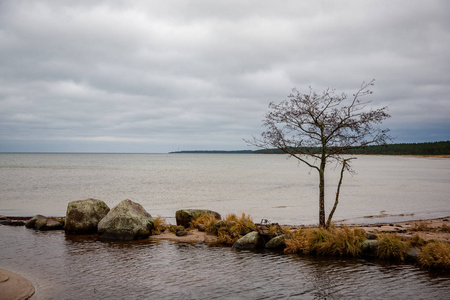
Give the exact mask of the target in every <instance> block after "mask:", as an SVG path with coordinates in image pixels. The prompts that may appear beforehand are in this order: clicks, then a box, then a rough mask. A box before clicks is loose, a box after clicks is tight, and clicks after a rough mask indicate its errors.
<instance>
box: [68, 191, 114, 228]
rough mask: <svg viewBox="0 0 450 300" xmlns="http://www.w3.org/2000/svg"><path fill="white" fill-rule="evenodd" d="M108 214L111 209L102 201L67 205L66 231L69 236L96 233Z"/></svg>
mask: <svg viewBox="0 0 450 300" xmlns="http://www.w3.org/2000/svg"><path fill="white" fill-rule="evenodd" d="M108 212H109V207H108V205H106V204H105V202H103V201H102V200H97V199H92V198H89V199H86V200H77V201H72V202H70V203H69V204H68V205H67V213H66V223H65V225H64V229H65V230H66V233H67V234H90V233H96V232H97V226H98V223H99V222H100V220H101V219H103V218H104V217H105V216H106V214H107V213H108Z"/></svg>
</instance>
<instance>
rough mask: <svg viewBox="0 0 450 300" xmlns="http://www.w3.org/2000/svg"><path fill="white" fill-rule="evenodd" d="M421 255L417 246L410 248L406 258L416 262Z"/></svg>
mask: <svg viewBox="0 0 450 300" xmlns="http://www.w3.org/2000/svg"><path fill="white" fill-rule="evenodd" d="M419 255H420V249H419V248H416V247H413V248H409V249H408V252H407V253H406V260H407V261H411V262H416V261H417V260H419Z"/></svg>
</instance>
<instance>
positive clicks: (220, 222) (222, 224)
mask: <svg viewBox="0 0 450 300" xmlns="http://www.w3.org/2000/svg"><path fill="white" fill-rule="evenodd" d="M220 227H227V223H226V222H225V221H224V220H220V221H219V222H217V223H216V228H217V229H219V228H220Z"/></svg>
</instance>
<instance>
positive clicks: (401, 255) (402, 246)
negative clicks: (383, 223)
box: [377, 234, 409, 261]
mask: <svg viewBox="0 0 450 300" xmlns="http://www.w3.org/2000/svg"><path fill="white" fill-rule="evenodd" d="M378 240H379V244H378V249H377V257H378V258H380V259H384V260H400V261H404V260H405V257H406V255H407V253H408V249H409V243H408V242H407V241H405V240H404V239H403V238H401V237H399V236H397V235H395V234H382V235H380V236H379V239H378Z"/></svg>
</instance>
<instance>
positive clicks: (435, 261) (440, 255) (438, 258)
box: [419, 242, 450, 270]
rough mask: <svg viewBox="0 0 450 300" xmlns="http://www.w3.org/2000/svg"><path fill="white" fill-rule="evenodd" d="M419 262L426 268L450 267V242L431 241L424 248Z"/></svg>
mask: <svg viewBox="0 0 450 300" xmlns="http://www.w3.org/2000/svg"><path fill="white" fill-rule="evenodd" d="M419 264H420V265H421V266H422V267H425V268H434V269H442V270H449V269H450V244H449V243H446V242H429V243H428V244H427V245H426V246H424V247H423V248H422V251H421V253H420V255H419Z"/></svg>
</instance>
